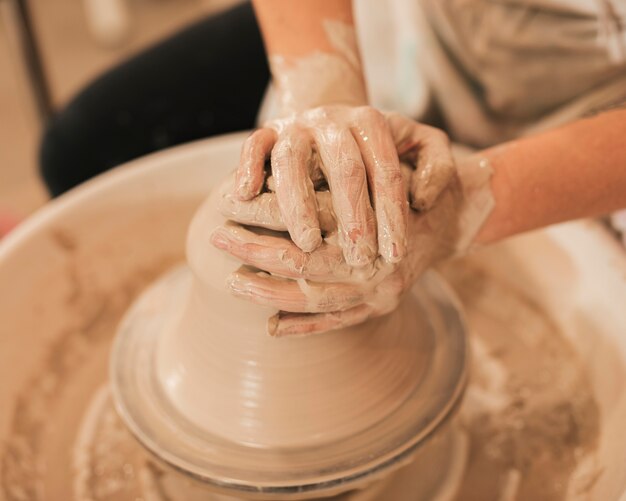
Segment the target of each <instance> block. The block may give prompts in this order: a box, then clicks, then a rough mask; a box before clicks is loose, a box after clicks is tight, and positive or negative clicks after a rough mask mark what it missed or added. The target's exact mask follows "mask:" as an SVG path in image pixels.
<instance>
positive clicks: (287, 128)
mask: <svg viewBox="0 0 626 501" xmlns="http://www.w3.org/2000/svg"><path fill="white" fill-rule="evenodd" d="M399 156H402V157H411V159H412V160H413V162H414V165H415V166H416V169H415V171H414V172H413V174H412V175H411V181H410V197H409V198H410V202H411V205H412V206H413V208H415V209H417V210H427V209H429V208H430V207H432V205H433V204H434V202H435V200H436V199H437V197H438V196H439V194H440V193H441V192H442V191H443V190H444V189H445V188H446V186H447V185H448V183H449V182H450V180H451V179H452V177H453V174H454V171H455V165H454V160H453V158H452V155H451V152H450V147H449V141H448V138H447V136H446V135H445V133H443V132H442V131H440V130H438V129H435V128H432V127H429V126H427V125H423V124H418V123H416V122H414V121H412V120H409V119H407V118H405V117H402V116H400V115H397V114H392V115H389V116H385V115H383V114H382V113H380V112H378V111H377V110H375V109H374V108H371V107H369V106H360V107H354V106H344V105H333V106H324V107H320V108H314V109H311V110H308V111H305V112H302V113H297V114H294V115H292V116H291V117H288V118H283V119H279V120H274V121H271V122H269V123H267V124H266V125H265V126H264V127H263V128H261V129H259V130H257V131H255V132H254V133H253V134H252V135H251V136H250V137H249V138H248V139H247V140H246V142H245V143H244V146H243V149H242V154H241V162H240V166H239V169H238V171H237V182H236V187H235V196H236V198H237V199H238V200H239V201H249V200H252V199H254V198H255V197H257V196H259V195H260V194H261V193H262V191H263V189H264V187H265V186H266V182H267V175H268V173H267V172H266V169H265V163H266V161H267V160H268V159H270V161H271V176H272V178H273V182H274V185H275V192H276V203H277V207H278V210H279V212H280V216H281V218H282V221H283V222H284V225H285V227H286V229H287V230H288V231H289V234H290V236H291V239H292V240H293V242H294V243H295V244H296V245H297V246H298V247H299V248H300V249H301V250H302V251H305V252H312V251H313V250H315V249H316V248H317V247H319V246H320V244H321V243H322V228H320V221H319V219H318V209H319V207H318V205H317V199H316V197H315V185H314V182H315V181H319V180H321V179H324V180H325V182H327V183H328V186H329V191H330V199H331V201H332V210H333V212H334V214H335V215H336V220H337V226H338V238H339V246H340V247H341V249H342V252H343V255H344V258H345V261H346V263H347V264H348V265H350V266H357V267H359V266H365V265H368V264H371V263H373V262H374V260H375V259H376V258H377V257H378V256H379V255H380V256H381V257H382V258H383V259H384V260H385V261H386V262H388V263H397V262H399V261H400V260H401V259H402V258H403V257H404V256H405V255H406V251H407V248H406V231H407V217H408V207H407V198H406V194H405V188H404V186H403V181H402V174H401V172H400V165H399Z"/></svg>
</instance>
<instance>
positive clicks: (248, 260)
mask: <svg viewBox="0 0 626 501" xmlns="http://www.w3.org/2000/svg"><path fill="white" fill-rule="evenodd" d="M211 243H212V244H213V245H214V246H215V247H217V248H218V249H221V250H223V251H226V252H228V253H229V254H230V255H231V256H233V257H235V258H237V259H238V260H239V261H241V262H243V263H245V264H248V265H250V266H254V267H255V268H258V269H260V270H264V271H267V272H270V273H273V274H275V275H279V276H281V277H288V278H295V279H299V278H303V279H311V280H318V281H336V280H341V279H342V278H348V277H350V276H351V275H352V269H351V267H350V266H348V265H347V264H346V262H345V261H344V259H343V255H342V252H341V249H340V248H339V247H337V246H335V245H330V244H327V243H326V242H324V243H323V244H322V245H321V246H320V247H319V248H318V249H316V250H315V251H314V252H310V253H309V252H303V251H302V250H301V249H299V248H298V247H297V246H296V245H294V244H293V242H291V240H290V239H288V238H284V237H281V236H275V235H261V234H257V233H255V232H253V231H250V230H248V229H246V228H243V227H242V226H239V225H237V224H234V223H228V224H226V225H224V226H220V227H219V228H217V229H216V230H215V231H214V232H213V234H212V235H211Z"/></svg>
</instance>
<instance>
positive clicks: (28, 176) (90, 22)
mask: <svg viewBox="0 0 626 501" xmlns="http://www.w3.org/2000/svg"><path fill="white" fill-rule="evenodd" d="M236 2H237V0H0V226H2V225H3V224H4V225H11V224H12V223H13V222H17V221H19V220H21V219H23V218H24V217H25V216H27V215H28V214H30V213H31V212H33V211H34V210H35V209H37V207H39V206H41V205H42V204H43V203H45V201H46V200H47V199H48V195H47V193H46V191H45V189H44V187H43V184H42V182H41V179H40V177H39V175H38V173H37V152H38V144H39V136H40V133H41V129H42V125H43V123H44V121H45V116H46V114H47V113H50V112H52V111H53V110H54V109H57V108H59V107H61V106H62V105H63V104H64V103H66V102H67V101H68V100H69V99H70V98H71V97H72V96H73V95H74V94H75V93H76V92H78V91H79V90H80V89H81V88H82V87H83V86H84V85H85V84H87V83H88V82H89V81H90V80H92V79H93V78H95V77H96V76H97V75H98V74H100V73H101V72H102V71H104V70H105V69H107V68H109V67H110V66H112V65H114V64H116V63H117V62H119V61H121V60H123V59H124V58H126V57H128V56H129V55H131V54H133V53H135V52H137V51H138V50H140V49H142V48H144V47H146V46H148V45H150V44H152V43H154V42H156V41H157V40H159V39H162V38H163V37H165V36H166V35H168V34H170V33H173V32H174V31H176V30H178V29H179V28H181V27H182V26H184V25H186V24H188V23H190V22H193V21H194V20H197V19H200V18H201V17H203V16H205V15H207V14H210V13H214V12H216V11H218V10H220V9H223V8H226V7H228V6H231V5H233V4H234V3H236ZM31 42H32V43H31ZM38 68H40V70H41V71H39V70H38ZM1 233H2V232H1V231H0V235H1Z"/></svg>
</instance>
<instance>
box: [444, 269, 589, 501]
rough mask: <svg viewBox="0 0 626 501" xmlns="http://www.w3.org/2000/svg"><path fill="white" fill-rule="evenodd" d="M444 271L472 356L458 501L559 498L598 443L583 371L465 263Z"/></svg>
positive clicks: (506, 291)
mask: <svg viewBox="0 0 626 501" xmlns="http://www.w3.org/2000/svg"><path fill="white" fill-rule="evenodd" d="M445 272H446V275H447V278H448V279H449V280H451V283H452V285H453V287H454V288H455V289H456V291H457V293H458V294H459V296H460V299H461V301H462V302H463V304H464V307H465V311H466V315H467V321H468V325H469V329H470V334H471V343H472V355H473V363H472V369H471V376H470V377H471V381H472V382H471V384H470V387H469V389H468V392H467V395H466V400H465V402H464V407H463V410H462V422H463V425H464V427H465V428H466V430H467V431H468V433H469V436H470V440H471V449H470V457H469V458H468V469H467V471H466V474H465V480H464V483H463V485H462V486H461V488H460V491H459V492H460V495H459V498H458V499H459V501H460V500H463V501H466V500H467V501H470V500H480V501H482V500H486V499H497V500H501V501H509V500H511V501H512V500H527V499H528V500H530V499H532V500H533V501H558V500H563V499H565V498H566V494H567V491H568V483H569V479H570V477H571V475H572V473H573V471H574V469H575V468H576V466H577V464H578V463H579V461H581V460H582V459H583V458H584V457H585V456H586V455H588V454H589V453H591V452H592V451H593V450H594V449H595V447H596V445H597V439H598V435H599V412H598V406H597V404H596V401H595V399H594V396H593V394H592V390H591V384H590V380H589V375H588V373H587V370H586V368H585V366H584V365H583V363H582V361H581V360H580V358H579V357H578V355H577V353H576V352H575V351H574V349H573V347H572V346H571V345H570V344H569V342H568V341H567V339H566V338H565V336H564V335H563V333H561V332H559V329H558V328H557V326H556V325H555V324H554V323H553V322H552V320H551V319H550V317H549V316H548V315H547V314H546V313H545V312H544V311H543V310H542V309H541V308H540V307H539V305H537V304H535V303H534V302H533V300H532V298H529V297H527V296H525V295H522V294H521V293H520V292H518V291H516V290H515V289H513V288H512V287H510V286H508V285H507V284H504V283H503V282H500V281H499V280H498V279H496V278H495V277H493V276H490V275H489V273H488V272H487V271H486V270H484V269H482V268H479V267H477V266H473V265H471V264H468V263H462V264H459V263H456V264H449V265H448V266H447V267H446V270H445ZM598 474H600V472H598ZM590 487H591V485H589V486H588V487H587V488H590ZM494 496H495V497H494Z"/></svg>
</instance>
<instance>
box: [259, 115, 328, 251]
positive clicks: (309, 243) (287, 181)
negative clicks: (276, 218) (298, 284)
mask: <svg viewBox="0 0 626 501" xmlns="http://www.w3.org/2000/svg"><path fill="white" fill-rule="evenodd" d="M312 154H313V151H312V146H311V139H310V137H309V134H308V133H307V132H306V131H305V130H303V129H302V128H300V127H296V126H288V127H285V128H284V129H283V130H282V131H281V133H280V136H279V137H278V139H277V141H276V144H275V145H274V148H273V149H272V156H271V163H272V175H273V177H274V183H275V187H276V197H277V200H278V207H279V208H280V213H281V215H282V217H283V219H284V222H285V226H286V227H287V230H288V231H289V235H290V236H291V239H292V240H293V242H294V243H295V244H296V245H297V246H298V247H300V249H302V250H303V251H305V252H311V251H313V250H315V249H316V248H317V247H318V246H319V245H320V244H321V243H322V233H321V230H320V225H319V221H318V219H317V200H316V198H315V189H314V187H313V182H312V181H311V178H310V176H309V163H310V162H311V158H312Z"/></svg>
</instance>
